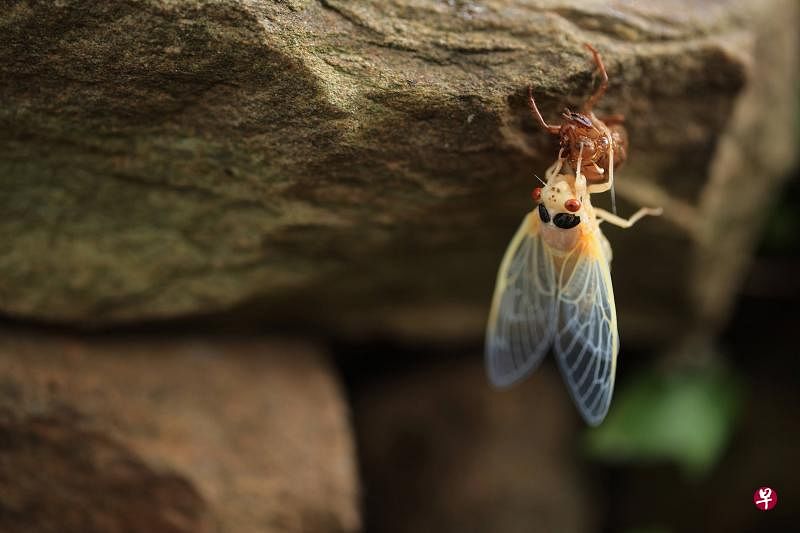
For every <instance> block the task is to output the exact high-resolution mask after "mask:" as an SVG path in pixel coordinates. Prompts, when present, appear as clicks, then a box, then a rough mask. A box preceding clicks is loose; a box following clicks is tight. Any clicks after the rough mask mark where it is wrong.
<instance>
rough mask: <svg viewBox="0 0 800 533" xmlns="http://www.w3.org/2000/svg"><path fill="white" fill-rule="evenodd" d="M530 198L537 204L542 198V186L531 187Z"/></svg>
mask: <svg viewBox="0 0 800 533" xmlns="http://www.w3.org/2000/svg"><path fill="white" fill-rule="evenodd" d="M531 198H533V201H534V202H536V203H537V204H538V203H539V202H540V201H541V200H542V188H541V187H536V188H535V189H533V192H531Z"/></svg>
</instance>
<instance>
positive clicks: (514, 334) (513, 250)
mask: <svg viewBox="0 0 800 533" xmlns="http://www.w3.org/2000/svg"><path fill="white" fill-rule="evenodd" d="M555 295H556V278H555V268H554V263H553V258H552V254H551V253H550V252H549V248H548V247H547V245H546V244H545V243H544V242H543V241H542V237H541V235H540V232H539V219H538V217H537V216H536V215H535V213H529V214H528V215H527V216H526V217H525V219H524V220H523V221H522V225H521V226H520V228H519V230H517V233H516V235H514V238H513V239H512V240H511V243H510V244H509V245H508V249H507V250H506V253H505V255H504V256H503V262H502V263H501V264H500V271H499V272H498V274H497V283H496V285H495V289H494V298H493V299H492V310H491V313H490V314H489V324H488V326H487V328H486V369H487V372H488V374H489V380H490V381H491V382H492V384H493V385H495V386H497V387H506V386H509V385H511V384H513V383H515V382H516V381H519V380H520V379H522V378H524V377H525V376H527V375H528V374H530V373H531V372H533V371H534V370H535V369H536V367H537V366H538V365H539V363H540V362H541V361H542V358H543V357H544V356H545V354H546V353H547V350H548V349H549V348H550V346H551V344H552V341H553V335H554V334H555V325H556V320H555V313H556V297H555Z"/></svg>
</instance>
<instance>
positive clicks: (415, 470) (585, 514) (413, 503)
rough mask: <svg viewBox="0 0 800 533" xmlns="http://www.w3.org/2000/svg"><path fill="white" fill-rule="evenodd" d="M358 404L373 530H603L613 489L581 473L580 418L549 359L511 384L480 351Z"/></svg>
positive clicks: (392, 384)
mask: <svg viewBox="0 0 800 533" xmlns="http://www.w3.org/2000/svg"><path fill="white" fill-rule="evenodd" d="M354 409H355V413H354V416H355V419H356V422H357V424H356V428H357V431H358V438H359V449H360V456H361V459H362V472H363V477H364V484H365V489H364V490H365V496H366V509H367V527H368V529H369V530H370V531H380V532H382V533H393V532H406V531H414V532H417V533H427V532H431V533H433V532H440V531H468V532H470V533H481V532H492V533H513V532H526V533H530V532H538V531H560V532H564V533H569V532H579V531H592V530H595V529H597V528H596V527H595V526H596V525H597V523H596V520H597V516H596V512H595V510H594V504H600V502H602V497H600V496H597V495H594V496H592V495H590V493H589V489H588V487H587V484H586V480H585V479H584V478H583V475H582V474H581V468H580V465H581V464H582V463H581V459H580V457H579V455H578V453H579V451H578V449H577V448H576V447H575V446H574V442H575V438H576V436H577V435H576V430H577V429H578V427H579V425H578V424H579V421H578V415H577V413H575V412H574V409H573V407H572V404H571V403H570V400H569V397H568V395H567V392H566V390H565V389H564V386H563V384H562V383H561V380H560V377H559V376H558V375H557V372H556V371H555V369H553V368H552V367H549V365H546V368H542V369H540V370H539V371H537V372H536V374H534V375H533V377H532V378H531V379H530V380H529V381H528V382H526V383H524V384H522V385H520V386H518V387H515V388H513V389H511V390H508V391H504V392H498V391H496V390H492V389H491V388H490V387H488V386H487V383H486V378H485V376H484V371H483V366H482V365H481V364H480V358H479V357H474V358H470V359H469V360H459V361H453V362H450V363H443V364H440V365H438V366H437V367H434V368H431V367H425V368H424V369H422V370H419V371H415V372H411V373H407V374H405V375H403V376H400V377H394V378H391V379H386V380H384V381H378V382H376V383H374V384H373V385H371V386H369V387H367V388H366V389H364V390H362V391H360V392H358V393H357V394H356V395H355V404H354ZM590 496H592V497H590Z"/></svg>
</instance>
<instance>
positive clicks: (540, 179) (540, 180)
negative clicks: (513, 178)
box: [533, 174, 547, 185]
mask: <svg viewBox="0 0 800 533" xmlns="http://www.w3.org/2000/svg"><path fill="white" fill-rule="evenodd" d="M533 177H534V178H536V179H537V180H539V183H541V184H542V185H547V184H546V183H545V182H544V180H543V179H542V178H540V177H539V176H537V175H536V174H534V175H533Z"/></svg>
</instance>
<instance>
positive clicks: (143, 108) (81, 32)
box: [0, 0, 797, 341]
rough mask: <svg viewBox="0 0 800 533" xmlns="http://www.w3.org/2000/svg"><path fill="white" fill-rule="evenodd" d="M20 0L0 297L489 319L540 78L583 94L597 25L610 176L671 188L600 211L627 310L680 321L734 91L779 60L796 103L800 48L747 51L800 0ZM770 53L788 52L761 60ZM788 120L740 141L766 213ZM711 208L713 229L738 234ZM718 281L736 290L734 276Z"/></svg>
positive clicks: (348, 327)
mask: <svg viewBox="0 0 800 533" xmlns="http://www.w3.org/2000/svg"><path fill="white" fill-rule="evenodd" d="M5 5H6V7H4V9H2V10H0V188H2V190H3V194H2V195H0V242H2V243H3V251H2V253H0V310H2V312H4V313H6V314H8V315H13V316H19V317H28V318H34V319H38V320H53V321H63V322H70V323H80V324H109V323H117V322H122V321H139V320H147V319H160V318H170V317H184V316H187V315H193V314H197V313H201V314H209V313H211V314H213V313H219V312H223V311H225V310H228V309H230V308H232V307H241V309H246V310H248V311H255V312H245V311H242V313H240V314H241V316H242V317H244V316H251V317H258V319H259V320H262V319H271V320H273V321H275V322H279V321H284V322H295V321H297V320H298V319H299V318H302V319H303V320H305V321H310V320H311V321H315V322H319V323H323V324H327V325H329V326H332V327H334V328H338V329H339V330H340V331H355V330H358V331H362V332H363V331H365V330H366V331H376V332H382V331H384V332H385V331H387V330H391V331H394V332H400V333H402V334H415V335H419V334H428V335H447V336H464V335H465V334H467V333H468V332H469V333H470V334H473V335H479V334H480V330H481V329H482V323H483V321H484V318H485V314H486V308H487V306H488V300H489V296H490V293H491V286H492V282H493V279H494V273H495V269H496V268H497V264H498V263H499V257H500V255H501V253H502V251H503V248H504V246H505V245H506V243H507V241H508V239H509V237H510V235H511V233H512V232H513V230H514V228H515V226H516V225H517V223H518V221H519V220H520V219H521V217H522V216H523V214H524V212H525V211H526V210H527V209H528V208H529V198H528V192H529V190H530V188H531V187H532V184H533V178H532V174H533V173H534V172H542V170H543V169H544V168H545V166H546V165H547V164H548V163H549V161H550V160H551V159H552V158H553V156H554V146H553V144H552V140H551V139H549V138H547V136H545V135H544V134H542V133H541V132H540V130H539V129H538V128H537V127H536V125H535V124H534V122H533V120H532V119H531V118H530V116H529V113H528V111H527V108H526V107H525V99H524V94H525V91H526V86H527V85H528V84H532V85H533V87H534V89H535V91H536V94H537V95H538V97H539V100H540V102H541V107H542V108H543V111H544V113H545V115H546V116H547V117H552V118H555V117H556V116H557V112H558V111H559V110H560V109H562V108H563V106H565V105H575V104H577V103H579V102H580V101H581V100H582V99H583V98H584V97H585V95H587V94H588V93H589V92H590V90H591V87H592V81H593V79H592V76H591V64H590V62H589V60H588V57H587V54H586V51H585V50H584V49H583V48H582V43H583V42H586V41H588V42H591V43H593V44H594V45H595V46H597V47H598V48H599V49H600V50H601V52H602V53H603V56H604V58H605V60H606V63H607V66H608V69H609V73H610V75H611V77H612V83H611V87H610V90H609V93H608V96H607V98H606V100H605V101H604V102H603V105H602V108H603V109H604V110H608V111H612V112H620V113H624V114H626V115H627V116H628V127H629V132H630V135H631V144H632V146H631V152H630V161H629V164H628V165H627V167H626V168H625V169H623V171H622V172H620V173H619V176H618V177H619V180H618V183H619V193H620V195H622V196H624V197H625V196H626V197H628V198H633V199H635V202H636V203H639V202H650V203H652V202H653V201H658V202H659V203H663V204H664V206H665V207H666V208H667V214H666V216H665V217H664V219H662V220H647V221H644V222H642V223H641V224H640V226H639V227H637V228H635V229H634V230H631V231H628V232H622V231H616V230H611V231H609V232H608V233H609V234H610V235H609V237H610V239H611V241H612V243H613V244H614V246H615V249H616V250H617V252H616V256H615V257H616V259H615V280H616V285H617V292H618V298H617V303H618V306H619V307H620V308H621V311H620V320H621V327H622V328H623V330H625V331H626V338H627V339H628V340H631V339H634V338H637V337H638V338H644V337H647V338H648V339H649V340H650V341H653V340H657V339H659V338H662V339H663V338H668V337H669V336H670V335H672V334H673V332H674V331H675V330H676V329H679V328H681V327H682V326H684V325H685V324H686V322H687V320H689V317H690V316H691V313H688V312H686V313H675V312H674V309H676V308H686V307H688V306H689V304H690V302H694V303H696V301H695V300H696V298H694V296H693V295H692V294H689V292H688V290H687V287H690V286H692V283H691V280H692V279H693V274H692V273H691V272H692V269H693V268H695V267H694V266H693V262H692V259H691V258H692V256H693V254H694V253H695V251H696V250H697V247H696V245H695V244H693V242H696V241H697V235H694V237H695V241H693V240H692V238H693V237H692V236H691V234H690V232H689V231H687V229H686V228H685V227H683V228H682V227H681V225H683V226H686V225H687V220H690V219H692V218H693V217H695V216H696V214H697V212H696V211H694V210H693V209H692V207H691V205H693V204H697V205H699V207H700V212H703V211H704V209H705V208H706V207H708V206H709V205H710V204H708V203H704V202H706V200H705V198H707V196H708V195H707V194H706V193H707V191H705V187H706V185H707V183H709V182H708V180H707V175H708V171H709V167H710V165H711V164H712V159H713V157H714V154H715V146H716V144H717V142H718V139H719V138H720V136H721V135H722V134H723V132H725V131H726V127H727V126H728V125H729V123H730V121H731V113H732V111H733V110H734V108H735V104H736V98H737V95H738V94H739V93H740V91H741V90H742V88H743V87H744V86H747V85H748V84H749V85H753V84H758V83H764V82H765V79H764V78H763V77H759V76H756V75H755V74H756V73H759V74H765V75H766V76H767V79H766V81H767V82H769V83H770V84H771V85H772V89H773V90H771V91H760V92H759V91H756V92H755V96H753V98H752V102H751V105H750V109H751V112H752V116H753V117H755V119H754V120H755V122H756V123H759V121H761V122H763V119H762V118H759V117H761V116H762V115H760V114H759V113H760V111H762V110H765V109H772V110H774V111H772V112H771V113H768V114H767V115H765V116H772V115H773V114H777V115H780V116H781V117H786V116H791V114H792V111H791V108H792V106H793V105H794V104H795V103H796V102H795V101H796V99H795V97H794V94H795V93H794V91H793V87H792V85H791V80H790V78H791V76H793V75H794V72H795V71H796V68H794V61H795V59H794V53H793V50H794V49H793V48H792V47H791V46H782V47H769V46H766V47H765V46H761V47H758V46H757V43H758V42H760V40H762V39H761V37H763V36H765V35H768V36H769V38H770V39H774V40H775V41H779V42H782V43H784V42H786V41H787V40H788V41H792V40H793V39H794V37H792V36H794V35H795V33H796V32H795V26H796V24H795V23H796V11H797V9H796V6H795V5H794V3H793V2H790V1H781V0H775V1H773V2H771V3H769V4H768V5H766V4H762V3H759V4H758V6H757V7H758V10H759V12H760V13H761V15H759V16H756V15H754V12H755V9H756V7H754V6H751V5H750V3H748V2H736V1H730V2H714V3H709V4H704V5H703V6H702V7H694V5H693V3H687V2H685V1H682V0H673V1H669V2H659V3H657V4H653V5H649V6H644V5H643V4H641V3H639V2H615V3H614V4H613V8H612V7H609V5H606V4H604V3H601V2H570V1H547V0H542V1H530V2H516V1H515V2H507V1H503V0H488V1H485V2H464V1H452V2H434V1H413V0H394V1H390V2H378V1H373V2H340V1H338V0H325V1H323V2H311V1H303V0H293V1H287V2H266V1H256V0H226V1H213V2H212V1H200V0H173V1H163V0H139V1H135V0H128V1H124V0H112V1H107V2H95V3H86V2H80V1H77V0H65V1H61V2H46V1H24V2H23V1H12V2H10V3H6V4H5ZM765 20H766V22H765ZM789 44H791V42H790V43H789ZM755 50H759V51H760V52H764V53H766V54H767V55H766V56H760V57H759V63H760V62H761V61H765V62H766V63H767V64H769V65H770V66H771V67H772V69H771V70H770V72H768V73H763V72H761V71H759V70H756V69H754V68H752V67H753V63H754V55H753V54H754V51H755ZM752 122H753V121H751V125H752ZM784 122H786V121H784ZM778 130H779V131H777V133H776V134H775V135H774V136H772V135H770V134H769V133H768V134H767V135H766V136H765V135H764V133H765V129H764V127H758V128H755V129H750V130H747V131H745V130H742V135H743V136H740V139H739V141H742V142H745V143H748V142H750V141H753V140H755V139H758V140H759V142H761V141H763V143H768V144H769V145H770V146H771V147H772V148H771V149H770V150H769V151H768V152H769V153H767V152H765V151H760V150H759V149H754V150H752V151H751V152H752V154H754V155H753V156H752V157H751V159H750V161H749V163H748V164H749V165H750V166H748V167H747V168H765V169H767V170H766V171H765V172H766V173H768V174H769V176H759V177H760V178H762V177H763V178H764V179H763V181H761V182H759V181H756V182H754V183H751V184H750V186H751V187H756V188H759V189H760V192H759V193H758V194H756V195H755V196H754V200H753V201H752V202H750V204H749V208H750V209H753V210H755V211H756V218H759V215H760V213H761V212H763V206H764V205H765V204H766V202H768V200H769V197H770V194H771V191H772V190H773V188H774V184H775V182H776V180H775V179H773V178H774V176H781V175H783V174H784V171H785V169H786V167H787V165H788V164H789V162H790V160H791V158H792V156H793V150H794V149H793V146H794V144H793V143H794V141H793V132H792V130H790V129H787V128H786V127H783V125H781V126H780V127H778ZM770 131H772V132H776V130H775V129H772V130H770ZM750 132H752V133H750ZM763 143H762V144H763ZM751 152H748V153H751ZM766 157H769V158H771V159H770V161H769V163H770V164H769V165H761V166H759V160H761V159H763V158H766ZM722 167H723V169H722V170H721V171H719V168H720V166H719V165H718V166H717V167H715V168H716V170H715V172H716V173H717V174H720V173H721V174H723V175H724V174H725V172H726V171H725V170H724V167H725V165H723V166H722ZM718 177H719V176H718ZM718 181H720V180H718ZM721 182H725V179H724V176H722V178H721ZM760 183H763V185H762V184H760ZM725 194H730V195H733V194H738V190H737V191H731V192H726V193H725ZM725 194H723V195H722V196H721V197H718V198H717V200H714V202H716V204H715V205H718V204H719V203H720V198H721V199H722V200H721V202H722V205H724V204H725V201H726V200H725V199H726V196H725ZM714 202H711V203H714ZM634 207H635V204H634V203H625V202H622V203H621V210H622V212H623V214H624V213H629V212H631V210H632V209H633V208H634ZM712 220H714V221H715V222H714V227H713V228H711V229H710V230H709V231H710V234H711V235H717V234H720V233H724V234H725V235H730V232H734V233H736V232H737V231H738V229H737V228H736V227H735V226H732V225H731V224H729V223H728V222H727V221H726V220H725V218H724V217H721V216H717V215H714V216H712ZM749 222H750V226H752V227H757V224H753V223H752V222H753V221H752V220H750V221H749ZM676 223H677V224H676ZM747 231H751V230H749V229H748V230H747ZM751 240H752V239H749V238H741V239H736V238H734V239H733V241H732V242H734V246H739V248H737V249H736V250H735V253H737V254H739V255H741V256H742V257H744V258H745V259H746V257H748V255H749V250H748V249H747V245H748V243H749V242H750V241H751ZM706 242H711V243H712V245H711V250H710V252H709V253H707V254H706V255H705V256H703V257H711V258H712V259H713V261H715V262H723V263H724V262H725V261H726V258H727V256H726V254H728V255H729V254H730V252H729V251H728V252H724V251H723V252H721V253H717V250H716V249H714V246H715V244H714V243H715V242H716V241H715V239H713V238H712V239H706ZM654 243H657V245H656V244H654ZM645 248H646V249H647V250H648V253H647V254H640V253H637V252H638V250H641V249H645ZM729 248H730V246H729ZM704 267H705V268H708V266H707V265H704ZM739 270H740V269H739ZM643 272H648V275H646V276H645V275H642V273H643ZM712 278H713V279H719V280H722V281H721V282H720V283H719V287H716V288H715V289H714V293H715V294H717V293H721V294H723V296H724V295H729V294H731V293H732V292H733V291H734V290H735V287H736V285H737V282H738V276H737V275H736V272H734V273H732V274H729V275H726V276H717V277H714V276H713V275H712ZM711 297H714V296H713V295H711V296H709V298H711ZM700 299H706V296H700ZM721 301H722V302H723V303H724V302H725V301H726V300H725V298H724V297H723V298H722V300H721ZM712 314H713V313H712ZM716 314H717V315H720V313H716Z"/></svg>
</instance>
